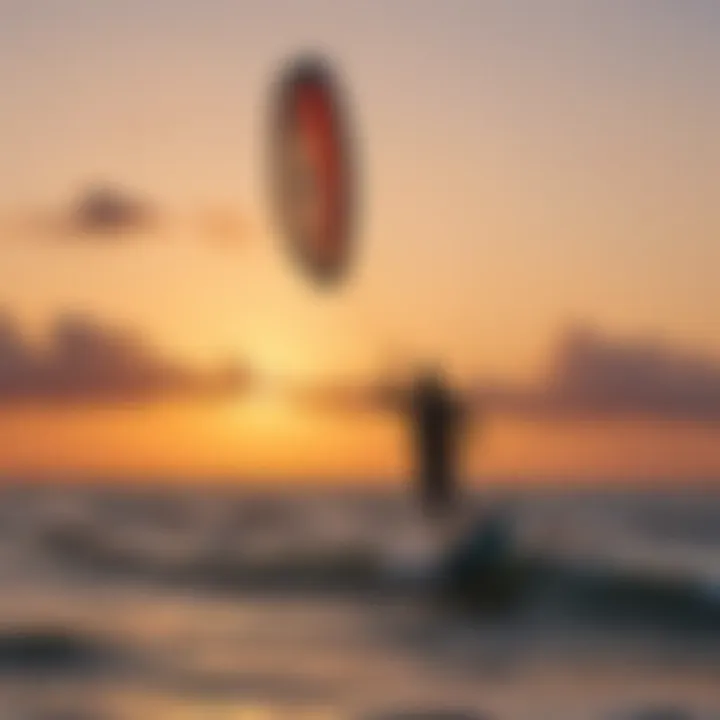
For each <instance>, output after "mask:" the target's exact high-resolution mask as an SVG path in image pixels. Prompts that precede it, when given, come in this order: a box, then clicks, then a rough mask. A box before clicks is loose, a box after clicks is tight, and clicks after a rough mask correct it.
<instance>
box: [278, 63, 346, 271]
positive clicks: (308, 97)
mask: <svg viewBox="0 0 720 720" xmlns="http://www.w3.org/2000/svg"><path fill="white" fill-rule="evenodd" d="M350 145H351V142H350V137H349V130H348V126H347V121H346V117H345V113H344V108H343V103H342V98H341V97H340V90H339V87H338V83H337V81H336V79H335V76H334V75H333V73H332V71H331V70H330V68H329V66H328V64H327V63H326V62H325V61H323V60H321V59H318V58H307V57H306V58H301V59H299V60H296V61H294V62H292V63H291V64H289V65H288V67H287V68H286V69H285V71H284V72H283V73H282V75H281V78H280V82H279V84H278V86H277V91H276V96H275V98H274V103H273V115H272V138H271V176H272V191H273V200H274V205H275V209H276V212H277V215H278V220H279V224H280V227H281V229H282V232H283V234H284V236H285V240H286V242H287V244H288V246H289V248H290V251H291V256H292V257H293V258H294V260H295V261H296V262H297V263H298V264H299V265H300V267H301V269H302V270H303V272H305V273H306V274H307V275H309V276H310V277H311V279H313V280H314V281H316V282H319V283H321V284H329V283H334V282H337V281H339V280H340V279H341V278H342V277H343V276H344V275H345V273H346V271H347V269H348V265H349V261H350V256H351V240H352V238H351V235H352V224H353V223H352V220H353V211H354V203H355V197H354V196H355V193H354V182H353V180H354V178H353V173H352V167H351V165H352V161H351V147H350Z"/></svg>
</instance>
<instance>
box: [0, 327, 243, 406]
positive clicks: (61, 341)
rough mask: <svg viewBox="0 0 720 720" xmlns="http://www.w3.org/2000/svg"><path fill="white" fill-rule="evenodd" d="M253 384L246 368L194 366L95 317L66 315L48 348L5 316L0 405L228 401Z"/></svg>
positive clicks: (0, 335) (0, 341)
mask: <svg viewBox="0 0 720 720" xmlns="http://www.w3.org/2000/svg"><path fill="white" fill-rule="evenodd" d="M249 383H250V373H249V372H248V370H247V368H245V367H240V366H238V365H226V366H223V367H217V368H211V369H201V368H196V367H191V366H189V365H185V364H183V363H180V362H177V361H173V360H171V359H169V358H167V357H164V356H162V355H161V354H159V353H158V352H156V351H155V350H153V349H151V348H150V347H149V346H148V345H147V344H146V343H145V342H143V341H142V339H141V338H140V337H138V336H137V335H135V334H133V333H131V332H127V331H123V330H118V329H116V328H112V327H107V326H104V325H102V324H100V323H98V322H96V321H94V320H91V319H89V318H85V317H81V316H60V317H59V318H58V319H57V320H56V321H55V323H54V324H53V326H52V328H51V330H50V332H49V334H48V336H47V338H46V340H45V342H43V343H33V342H31V341H30V340H29V339H28V338H27V337H26V336H25V335H23V333H22V332H21V330H20V329H19V327H18V325H17V323H16V322H14V320H13V319H12V318H11V317H10V316H9V315H7V314H6V315H2V316H0V407H2V406H5V405H13V404H19V403H37V404H63V405H68V404H110V403H137V402H148V401H155V400H166V399H188V400H205V399H213V398H218V399H220V398H224V397H228V396H231V395H234V394H236V393H239V392H242V391H244V390H246V389H247V387H248V386H249Z"/></svg>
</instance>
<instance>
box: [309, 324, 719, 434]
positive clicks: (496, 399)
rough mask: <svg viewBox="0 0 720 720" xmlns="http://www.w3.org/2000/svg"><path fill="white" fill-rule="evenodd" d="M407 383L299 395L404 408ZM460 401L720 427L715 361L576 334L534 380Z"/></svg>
mask: <svg viewBox="0 0 720 720" xmlns="http://www.w3.org/2000/svg"><path fill="white" fill-rule="evenodd" d="M411 380H412V378H411V377H407V378H404V379H403V382H397V381H395V382H386V381H382V380H375V381H373V382H364V383H363V382H358V381H355V382H353V381H351V382H345V383H342V382H339V383H335V384H333V383H325V384H323V383H320V384H318V385H316V386H314V387H306V388H302V389H300V390H298V391H297V392H296V396H297V397H298V398H299V399H300V401H301V402H303V403H305V404H306V405H307V406H308V407H312V408H316V409H323V410H326V409H331V410H340V411H350V412H357V411H377V410H383V409H392V408H395V409H400V408H403V407H407V402H408V399H409V397H410V390H409V382H410V381H411ZM449 381H450V382H452V378H449ZM465 400H466V401H467V403H468V404H469V405H472V406H475V407H476V408H477V409H478V410H480V411H481V412H487V413H502V414H505V415H513V416H519V417H528V418H534V419H538V420H549V419H591V420H593V419H594V420H600V419H608V420H620V419H652V420H684V421H693V422H720V360H718V359H715V358H712V357H706V356H704V355H702V354H700V353H693V352H690V351H687V350H682V349H678V348H676V347H673V346H671V345H669V344H668V343H663V342H660V341H658V340H639V339H632V338H630V339H617V338H611V337H608V336H606V335H603V334H602V333H600V332H597V331H595V330H593V329H591V328H586V327H574V328H569V329H568V330H566V331H565V332H564V333H563V334H562V335H561V337H560V338H559V340H558V342H557V343H556V345H555V347H554V349H553V351H552V352H551V356H550V362H549V366H548V371H547V372H546V373H545V374H544V375H543V376H541V377H540V378H538V379H537V380H536V381H534V382H530V383H528V384H518V383H512V382H503V381H487V380H486V381H481V382H476V383H474V384H473V386H472V389H471V390H470V391H469V392H468V393H467V394H466V395H465Z"/></svg>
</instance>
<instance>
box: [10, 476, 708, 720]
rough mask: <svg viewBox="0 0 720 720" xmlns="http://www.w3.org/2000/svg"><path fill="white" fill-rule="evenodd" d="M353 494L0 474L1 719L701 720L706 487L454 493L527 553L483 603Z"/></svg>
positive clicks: (421, 539)
mask: <svg viewBox="0 0 720 720" xmlns="http://www.w3.org/2000/svg"><path fill="white" fill-rule="evenodd" d="M372 488H373V489H362V488H358V487H355V486H353V488H352V489H336V488H332V489H328V488H320V487H316V488H313V489H309V488H305V487H291V488H281V487H279V486H276V485H272V486H268V487H267V488H260V489H258V487H257V486H252V487H251V486H248V485H244V484H237V485H234V486H225V487H220V486H217V485H214V484H207V485H204V484H203V483H201V482H197V483H192V484H189V483H187V482H186V483H183V484H176V483H170V482H168V483H166V484H154V485H149V484H147V483H146V484H142V483H140V482H137V481H133V480H128V482H125V483H123V482H119V481H116V482H114V483H112V484H97V485H71V484H55V485H49V484H45V485H43V484H40V483H33V484H23V483H19V482H7V483H6V484H5V485H4V487H3V489H2V490H0V495H1V497H2V501H1V502H0V584H1V587H2V593H0V720H111V719H112V720H126V719H129V720H139V719H140V720H144V719H145V718H152V719H153V720H163V719H164V718H168V719H172V720H176V719H179V718H183V720H191V719H198V720H215V719H216V718H217V719H218V720H219V719H220V718H222V719H223V720H226V719H230V718H232V719H233V720H235V719H236V718H247V719H248V720H250V719H252V720H256V719H260V718H263V719H265V718H267V719H270V718H338V719H343V720H344V719H347V720H381V719H382V720H390V719H391V718H394V719H395V720H400V719H401V718H404V719H405V720H409V719H410V718H415V719H416V720H418V719H420V718H426V719H429V718H434V719H437V720H442V719H443V718H445V719H446V720H450V719H451V718H455V719H456V720H458V719H460V718H465V719H466V720H469V719H471V718H487V719H494V718H496V719H497V720H502V719H504V718H507V719H508V720H509V719H511V718H512V719H517V720H522V719H525V718H527V719H528V720H529V719H533V720H544V719H548V720H550V719H557V720H564V719H566V718H567V719H568V720H570V719H572V720H582V719H584V718H597V719H601V718H607V719H611V718H612V719H617V720H622V719H624V718H628V719H630V718H633V719H638V720H639V719H640V718H643V719H646V720H650V719H651V718H653V719H655V720H660V719H661V718H664V719H666V720H669V719H671V718H677V719H680V718H720V490H713V487H712V484H705V485H693V486H685V487H681V486H678V487H672V486H669V485H667V484H666V485H663V486H662V488H657V487H651V486H649V485H648V486H645V487H642V486H638V488H636V489H632V490H631V489H627V488H617V487H613V488H612V489H598V488H597V487H595V488H593V489H582V490H568V489H567V487H565V488H561V487H556V488H551V487H546V486H541V485H532V484H527V485H524V486H523V489H515V490H512V489H507V488H505V489H500V490H493V491H488V492H480V491H478V492H476V493H475V494H473V495H472V496H471V497H469V498H468V499H467V502H466V503H465V506H464V510H465V514H466V515H467V516H476V517H478V518H481V519H482V518H483V517H485V516H487V515H488V514H489V513H492V512H493V511H494V510H495V509H496V508H498V507H501V508H502V512H503V515H504V516H505V517H507V518H509V519H510V521H511V526H512V528H513V531H512V537H513V544H514V547H515V548H516V550H515V552H516V553H517V555H518V556H520V557H522V558H525V559H530V560H532V562H533V563H534V565H533V567H535V568H536V569H537V568H538V567H539V568H541V571H540V572H535V573H534V574H533V576H532V577H533V581H532V582H528V583H526V584H523V585H522V587H523V592H522V593H521V594H522V602H519V603H517V604H513V605H512V606H508V607H505V608H501V609H500V611H493V612H485V611H477V610H476V609H475V608H473V607H465V606H464V607H458V606H456V605H454V604H450V603H445V602H444V601H443V600H442V599H441V598H440V597H439V596H438V593H436V592H435V588H434V585H433V577H434V574H433V573H434V572H435V570H434V569H435V568H436V564H437V562H438V560H437V557H438V555H439V554H441V551H440V550H439V549H438V541H437V538H436V537H435V536H434V535H433V533H432V531H429V530H428V528H427V527H426V523H425V521H424V520H423V519H422V518H421V517H420V516H419V515H418V513H417V511H416V509H415V507H414V506H413V504H412V502H411V500H410V498H408V497H407V496H406V495H405V494H404V493H402V492H400V491H397V490H381V489H377V484H376V483H375V484H373V485H372ZM718 488H720V486H718ZM538 578H539V579H538ZM523 583H524V581H523Z"/></svg>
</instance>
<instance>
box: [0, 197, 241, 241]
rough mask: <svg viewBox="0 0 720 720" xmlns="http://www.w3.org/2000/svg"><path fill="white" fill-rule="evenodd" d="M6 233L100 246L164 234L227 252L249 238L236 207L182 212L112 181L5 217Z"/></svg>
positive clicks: (1, 227)
mask: <svg viewBox="0 0 720 720" xmlns="http://www.w3.org/2000/svg"><path fill="white" fill-rule="evenodd" d="M0 230H2V231H3V234H6V235H11V236H15V237H20V238H27V237H30V238H40V239H49V240H55V241H84V242H92V243H96V244H98V245H100V244H106V245H114V244H115V243H116V242H119V241H128V240H138V239H141V238H150V237H156V236H158V235H160V234H172V235H173V236H183V235H190V236H193V237H194V238H197V239H199V240H201V241H203V242H206V243H207V244H209V245H212V246H215V247H223V248H227V247H232V246H237V245H239V244H242V243H244V241H245V240H246V239H247V236H248V234H249V232H248V223H247V221H246V219H245V218H244V216H242V214H241V213H239V212H238V211H237V210H236V209H235V208H234V207H232V206H231V205H230V204H228V205H220V204H215V205H208V206H202V207H190V208H184V209H183V210H176V209H173V208H170V207H165V206H163V205H162V204H161V203H157V202H155V201H153V200H151V199H149V198H146V197H144V196H142V195H141V194H140V193H137V192H129V191H127V190H123V189H120V188H119V187H117V186H115V185H113V184H110V183H101V184H95V185H91V186H88V187H85V188H83V189H81V191H80V192H79V193H77V194H76V195H75V196H74V198H73V199H72V200H71V201H70V202H66V203H64V204H62V205H60V206H59V207H55V208H51V207H34V208H30V209H28V210H25V211H21V212H15V213H5V216H4V218H3V222H2V224H1V225H0Z"/></svg>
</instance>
